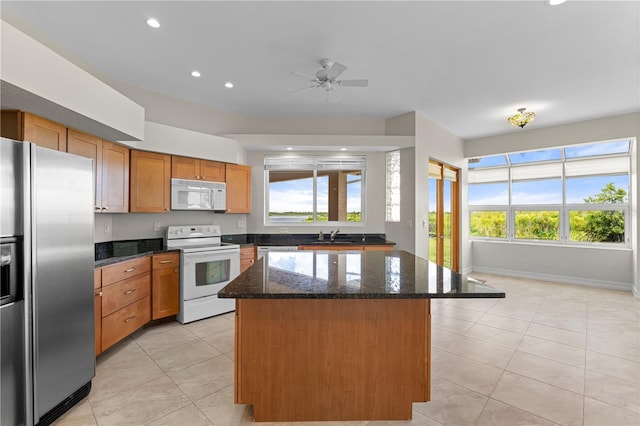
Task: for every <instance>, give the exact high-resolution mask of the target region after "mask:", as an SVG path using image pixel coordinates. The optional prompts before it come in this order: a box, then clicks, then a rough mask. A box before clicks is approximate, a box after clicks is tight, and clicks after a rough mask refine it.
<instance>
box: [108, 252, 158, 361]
mask: <svg viewBox="0 0 640 426" xmlns="http://www.w3.org/2000/svg"><path fill="white" fill-rule="evenodd" d="M150 270H151V259H150V256H146V257H142V258H139V259H132V260H128V261H125V262H120V263H116V264H114V265H109V266H105V267H103V268H102V297H101V299H102V303H101V316H102V330H101V350H102V351H105V350H106V349H108V348H109V347H111V346H113V345H114V344H115V343H117V342H118V341H120V340H122V339H123V338H125V337H126V336H128V335H129V334H131V333H133V332H134V331H135V330H137V329H138V328H140V327H142V326H143V325H145V324H146V323H148V322H149V321H151V273H150Z"/></svg>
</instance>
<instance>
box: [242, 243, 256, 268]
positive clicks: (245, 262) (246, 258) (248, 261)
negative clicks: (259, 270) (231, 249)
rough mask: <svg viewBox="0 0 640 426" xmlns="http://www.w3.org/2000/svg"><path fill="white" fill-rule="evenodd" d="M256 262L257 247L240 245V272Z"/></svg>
mask: <svg viewBox="0 0 640 426" xmlns="http://www.w3.org/2000/svg"><path fill="white" fill-rule="evenodd" d="M255 262H256V248H255V246H253V245H250V246H241V247H240V272H244V271H246V270H247V269H248V268H249V267H250V266H251V265H253V264H254V263H255Z"/></svg>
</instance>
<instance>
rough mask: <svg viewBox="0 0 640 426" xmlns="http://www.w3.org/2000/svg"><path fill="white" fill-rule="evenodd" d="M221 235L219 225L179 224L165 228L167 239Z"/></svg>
mask: <svg viewBox="0 0 640 426" xmlns="http://www.w3.org/2000/svg"><path fill="white" fill-rule="evenodd" d="M221 235H222V230H221V229H220V225H181V226H169V227H168V228H167V239H168V240H173V239H178V238H203V237H219V236H221Z"/></svg>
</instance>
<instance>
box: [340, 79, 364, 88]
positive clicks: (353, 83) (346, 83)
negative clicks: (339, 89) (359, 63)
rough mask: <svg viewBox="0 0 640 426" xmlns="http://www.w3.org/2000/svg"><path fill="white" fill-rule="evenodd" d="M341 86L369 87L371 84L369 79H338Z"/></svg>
mask: <svg viewBox="0 0 640 426" xmlns="http://www.w3.org/2000/svg"><path fill="white" fill-rule="evenodd" d="M337 83H338V84H339V85H340V86H344V87H367V86H369V80H366V79H362V80H338V82H337Z"/></svg>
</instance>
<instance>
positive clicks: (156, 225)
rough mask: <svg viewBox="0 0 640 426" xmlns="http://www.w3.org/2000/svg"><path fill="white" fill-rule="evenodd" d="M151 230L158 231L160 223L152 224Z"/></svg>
mask: <svg viewBox="0 0 640 426" xmlns="http://www.w3.org/2000/svg"><path fill="white" fill-rule="evenodd" d="M153 230H154V231H156V232H157V231H159V230H160V222H153Z"/></svg>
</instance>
